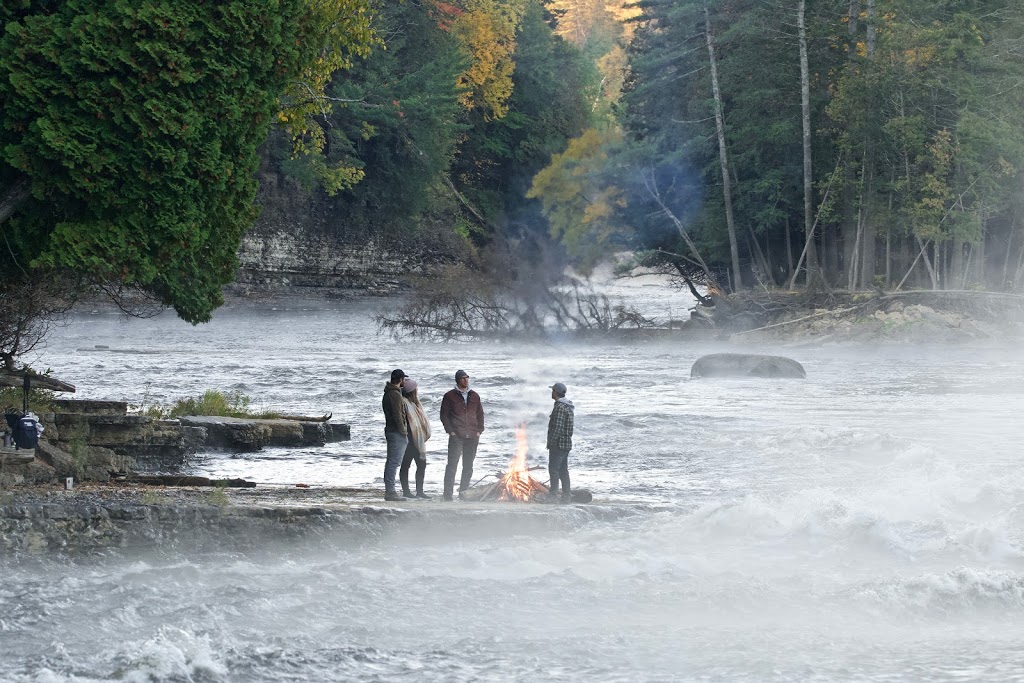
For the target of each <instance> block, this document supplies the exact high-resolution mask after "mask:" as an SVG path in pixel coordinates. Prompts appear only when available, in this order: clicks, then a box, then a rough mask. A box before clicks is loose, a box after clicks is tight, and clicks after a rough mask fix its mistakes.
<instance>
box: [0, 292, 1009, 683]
mask: <svg viewBox="0 0 1024 683" xmlns="http://www.w3.org/2000/svg"><path fill="white" fill-rule="evenodd" d="M617 286H619V285H617ZM621 286H622V287H625V286H626V285H621ZM638 291H639V293H638V294H637V293H636V292H635V291H634V295H635V296H636V297H637V298H638V300H641V301H643V303H644V304H645V305H647V306H648V307H653V308H657V307H664V306H667V305H669V304H668V303H667V301H666V300H665V299H660V298H659V297H656V296H651V294H652V293H653V290H649V289H648V287H647V284H646V283H641V287H640V289H639V290H638ZM661 293H662V292H661V290H659V294H661ZM684 308H685V302H684V301H682V300H681V299H680V300H679V304H678V311H677V312H675V313H673V316H674V317H680V316H679V311H681V310H682V309H684ZM371 313H372V307H371V306H369V305H367V304H365V303H360V302H339V303H331V304H322V305H301V306H288V305H284V304H282V305H278V306H277V310H274V311H268V310H264V309H261V308H259V307H256V306H244V307H235V308H229V309H227V310H224V311H222V312H220V313H219V315H218V317H217V318H216V320H215V321H214V322H213V323H212V324H211V325H209V326H204V327H199V328H192V327H191V326H188V325H184V324H182V323H180V322H179V321H175V320H174V319H173V318H170V317H168V316H162V317H160V318H158V319H156V320H153V321H137V320H131V321H122V320H120V319H119V318H117V317H116V316H113V315H111V314H108V313H105V312H97V313H95V314H83V315H80V316H77V317H76V318H75V319H74V320H73V321H72V323H71V325H70V327H68V328H67V329H65V330H63V331H61V332H60V333H59V334H58V336H57V337H56V338H55V339H54V340H53V341H52V343H51V344H50V347H49V348H48V349H47V350H46V351H45V352H44V353H43V355H42V356H41V357H40V359H38V360H37V361H36V363H35V364H36V365H38V366H50V367H54V368H56V369H57V372H56V374H57V375H58V376H60V377H62V378H63V379H67V380H69V381H72V382H73V383H75V384H77V385H78V386H79V387H81V388H82V390H83V391H82V395H83V397H87V398H97V399H107V398H109V399H118V398H128V399H129V400H131V401H133V402H136V403H143V402H145V403H152V402H154V401H163V402H166V401H169V400H173V399H175V398H180V397H183V396H188V395H195V394H197V393H200V392H201V391H203V390H204V389H207V388H220V389H238V390H241V391H244V392H247V393H249V394H251V395H253V396H254V399H255V400H254V403H255V404H256V406H257V407H261V408H262V407H268V408H276V409H281V410H284V411H287V412H301V413H311V414H318V413H324V412H333V413H334V414H335V416H336V417H337V418H340V419H343V420H345V421H349V422H351V424H352V435H353V436H352V441H350V442H346V443H341V444H331V445H329V446H327V447H325V448H322V449H308V450H297V451H288V450H284V449H267V450H266V451H264V452H261V453H256V454H245V455H241V456H233V455H231V454H226V453H219V452H208V453H203V454H200V456H199V457H197V458H196V459H195V461H194V462H193V464H192V466H191V467H192V471H194V472H195V473H199V474H210V475H215V476H233V477H234V476H240V477H245V478H248V479H253V480H256V481H259V482H264V483H271V482H273V483H281V484H292V483H297V482H303V483H307V484H313V485H342V486H378V487H380V486H382V484H381V470H382V465H383V459H382V454H383V446H382V438H381V434H380V431H381V429H382V421H381V417H380V415H379V411H380V408H379V405H380V394H381V391H382V389H383V384H384V380H385V379H386V377H387V372H388V371H389V370H390V369H391V368H392V367H402V368H403V369H404V370H405V371H406V372H407V373H409V374H410V375H412V376H414V377H415V378H416V379H417V381H419V383H420V386H421V394H422V398H423V399H424V403H425V406H426V408H427V412H428V414H429V415H430V416H431V418H432V420H433V423H434V428H435V430H436V431H437V432H440V431H441V430H440V425H439V423H438V421H437V419H436V413H437V409H438V406H439V403H440V396H441V394H442V393H443V392H444V391H445V390H447V389H448V388H449V385H450V384H451V377H452V375H453V373H454V370H455V369H457V368H465V369H466V370H467V371H468V372H469V373H470V374H471V376H472V378H473V385H474V386H475V388H477V389H478V390H479V391H480V393H481V395H482V397H483V399H484V403H485V408H486V409H487V411H488V417H487V422H488V429H487V431H486V432H485V434H484V438H483V440H482V442H481V449H480V455H479V457H478V461H477V472H478V473H479V475H480V476H486V475H488V474H490V473H492V472H495V471H498V470H501V469H503V468H504V467H505V464H506V463H507V461H508V459H509V458H510V456H511V454H512V449H513V440H514V437H513V433H514V429H515V427H516V425H517V424H518V423H519V422H521V421H525V422H526V425H527V433H528V436H529V439H530V443H531V451H530V456H531V464H541V465H542V464H544V463H545V461H546V458H545V454H544V453H543V451H542V449H541V448H540V446H542V445H543V440H544V429H545V426H546V419H547V414H548V412H549V411H550V397H549V391H548V390H547V386H548V385H550V384H551V383H552V382H553V381H564V382H566V383H567V384H568V385H569V387H570V394H571V397H572V398H573V400H574V402H575V403H576V404H577V435H576V438H575V439H574V442H575V445H576V447H575V449H574V451H573V453H572V456H571V471H572V475H573V481H574V484H575V485H576V486H585V487H587V488H590V489H592V490H593V491H594V492H595V494H596V496H597V503H596V504H595V505H592V506H580V507H551V508H546V509H544V510H543V511H540V512H539V513H538V514H527V515H523V514H511V513H505V512H503V511H501V510H496V511H479V512H470V511H468V510H466V509H459V507H458V504H453V505H451V506H448V507H443V506H441V505H440V504H428V506H426V507H424V508H420V509H419V510H418V511H417V510H413V511H412V512H409V513H406V514H400V515H358V514H356V515H348V516H338V517H337V518H334V519H333V520H332V527H331V530H330V531H329V532H327V533H326V536H324V537H318V538H317V542H316V543H315V544H313V543H308V542H299V541H293V542H283V541H276V540H275V541H270V540H267V539H251V543H250V544H249V546H250V547H248V548H245V549H243V550H241V551H236V550H233V551H230V552H228V551H219V552H209V553H204V554H194V553H190V552H187V551H186V550H185V549H184V548H186V547H188V544H183V545H181V546H180V547H173V546H162V547H158V548H154V549H148V550H142V551H136V550H129V551H123V552H116V553H112V554H110V555H105V556H101V557H94V558H89V559H85V558H82V559H76V560H71V559H60V558H43V559H31V558H0V569H2V570H3V574H4V581H2V582H0V649H2V650H3V652H4V653H5V656H4V657H0V679H2V680H12V681H18V682H19V683H20V682H23V681H46V682H50V681H93V680H110V679H112V678H118V679H121V680H130V681H143V680H145V681H237V680H246V681H249V680H252V681H306V680H324V681H333V680H337V681H342V680H381V681H383V680H394V679H396V678H399V677H409V676H412V677H413V678H415V679H418V680H432V681H433V680H438V681H465V680H479V681H490V680H494V681H506V680H521V681H527V680H529V681H533V680H536V679H537V678H538V677H541V676H544V677H548V678H555V679H575V680H583V679H589V680H601V681H630V683H634V682H635V681H638V680H643V681H662V680H664V681H669V680H673V681H675V680H723V681H732V680H736V681H741V680H763V681H815V680H820V681H826V680H878V681H887V680H921V679H930V680H948V681H960V680H1007V681H1009V680H1024V655H1022V654H1021V651H1020V648H1019V642H1020V640H1021V638H1022V637H1024V626H1022V624H1024V620H1022V619H1021V617H1022V616H1024V615H1022V612H1024V465H1022V464H1021V462H1020V461H1019V434H1018V432H1019V428H1018V425H1019V414H1020V411H1021V409H1022V408H1024V358H1022V355H1021V353H1020V351H1019V350H1018V349H1016V348H998V347H992V348H986V349H939V348H914V349H908V348H885V349H874V350H871V352H870V353H869V352H863V351H856V350H848V349H841V348H818V349H799V350H792V351H789V352H788V353H787V352H786V351H785V350H782V351H783V353H784V354H786V355H790V356H792V357H794V358H796V359H797V360H799V361H800V362H801V363H803V364H804V366H805V367H806V368H807V371H808V379H807V380H806V381H798V382H785V381H779V380H729V381H707V380H700V381H690V380H689V379H688V374H689V367H690V365H691V364H692V362H693V361H694V360H695V359H696V358H697V357H699V356H700V355H702V354H703V353H706V352H713V351H721V350H724V349H722V348H720V347H715V346H713V345H706V346H691V345H680V344H655V345H646V346H640V347H633V346H626V345H579V344H570V345H543V344H531V345H524V346H515V345H511V344H486V345H478V344H453V345H439V344H426V343H396V342H395V341H393V340H390V339H387V338H380V337H376V336H375V335H374V333H373V326H372V321H371V315H370V314H371ZM648 313H649V314H654V313H657V311H648ZM666 317H667V315H666ZM97 344H100V345H108V346H110V347H111V348H118V349H124V350H131V351H142V352H150V351H154V352H159V353H105V352H102V351H95V350H90V351H84V350H83V351H79V350H78V349H93V348H94V346H95V345H97ZM729 350H734V349H729ZM754 350H757V351H768V352H771V351H779V349H767V350H764V349H754ZM441 437H443V434H442V435H441ZM441 437H435V438H434V439H432V440H431V442H430V444H429V446H430V453H429V454H428V460H429V463H430V464H429V466H428V470H427V482H428V488H429V489H431V490H432V491H433V492H435V493H436V492H437V490H438V488H439V484H440V478H441V475H442V470H443V461H444V456H443V450H444V443H443V441H442V439H441ZM541 476H542V478H546V477H545V476H544V473H543V472H541ZM232 547H239V546H238V545H237V544H236V545H235V546H232Z"/></svg>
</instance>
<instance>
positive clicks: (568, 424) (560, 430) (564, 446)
mask: <svg viewBox="0 0 1024 683" xmlns="http://www.w3.org/2000/svg"><path fill="white" fill-rule="evenodd" d="M575 411H576V406H574V405H573V404H572V401H570V400H569V399H567V398H565V397H564V396H563V397H562V398H560V399H558V400H557V401H555V407H554V408H552V409H551V417H549V418H548V443H547V449H548V450H549V451H550V450H551V449H555V450H559V451H571V450H572V430H573V426H574V425H573V423H574V421H575V419H574V414H575Z"/></svg>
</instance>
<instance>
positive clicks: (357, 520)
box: [0, 484, 631, 556]
mask: <svg viewBox="0 0 1024 683" xmlns="http://www.w3.org/2000/svg"><path fill="white" fill-rule="evenodd" d="M621 514H631V509H629V508H628V507H623V506H618V507H613V506H601V505H589V506H575V505H567V506H553V505H529V504H518V503H469V502H465V501H458V502H454V503H445V502H442V501H441V500H440V498H434V499H431V500H426V501H404V502H398V503H386V502H384V500H383V497H382V492H381V491H379V490H366V489H352V488H329V489H328V488H320V489H316V488H314V489H297V488H295V489H293V488H269V487H260V488H255V489H221V488H217V489H209V488H206V489H197V488H177V487H145V486H138V485H130V484H86V485H83V486H75V488H74V489H73V490H71V491H67V490H63V489H59V488H58V487H55V486H35V487H22V488H19V489H17V490H11V491H6V492H0V555H10V556H18V555H39V554H47V553H59V554H62V555H72V554H89V553H96V552H106V551H109V550H111V549H124V550H140V549H141V550H145V549H155V550H159V551H167V552H188V553H192V552H197V551H202V552H206V551H212V552H225V551H226V552H257V551H259V550H260V549H262V548H268V547H270V544H271V543H274V542H284V541H287V542H301V543H304V544H307V545H308V544H310V543H313V544H315V543H324V544H325V545H332V544H335V543H336V538H337V535H338V534H339V533H342V534H347V533H360V534H366V533H369V534H371V535H379V534H380V533H382V532H383V531H385V530H386V529H388V528H391V527H393V526H394V525H396V524H398V523H399V520H404V523H416V522H417V520H418V521H420V522H422V523H424V524H426V525H428V526H429V528H430V529H431V530H432V531H434V532H450V533H452V534H453V535H454V534H465V533H470V532H471V531H472V529H473V525H480V526H483V527H486V528H487V529H488V530H489V531H492V532H493V531H500V530H506V531H508V532H510V533H516V534H519V533H528V532H529V531H530V530H531V529H533V528H536V529H537V531H540V530H541V529H549V528H550V527H551V525H552V524H559V523H564V524H566V525H568V526H573V525H575V524H577V523H578V521H579V520H578V518H579V517H580V516H581V515H583V516H586V517H587V518H602V517H605V516H619V515H621ZM332 547H333V546H332Z"/></svg>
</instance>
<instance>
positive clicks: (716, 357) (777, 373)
mask: <svg viewBox="0 0 1024 683" xmlns="http://www.w3.org/2000/svg"><path fill="white" fill-rule="evenodd" d="M690 377H691V378H693V377H765V378H788V379H806V378H807V372H806V371H805V370H804V366H802V365H800V363H798V362H796V361H795V360H793V359H792V358H786V357H785V356H763V355H759V354H755V353H713V354H711V355H708V356H701V357H700V358H698V359H697V361H696V362H695V363H694V364H693V367H692V368H690Z"/></svg>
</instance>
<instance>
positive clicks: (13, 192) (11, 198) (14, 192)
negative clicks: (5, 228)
mask: <svg viewBox="0 0 1024 683" xmlns="http://www.w3.org/2000/svg"><path fill="white" fill-rule="evenodd" d="M29 188H30V184H29V181H28V178H22V179H21V180H19V181H18V182H16V183H14V185H12V186H11V187H10V189H8V190H7V192H6V193H5V194H4V196H3V197H0V225H3V224H4V223H5V222H6V221H7V219H8V218H10V217H11V216H12V215H13V214H14V212H15V210H17V208H18V206H19V205H20V204H21V203H22V202H24V201H25V200H26V199H28V198H29V195H30V192H29Z"/></svg>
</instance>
